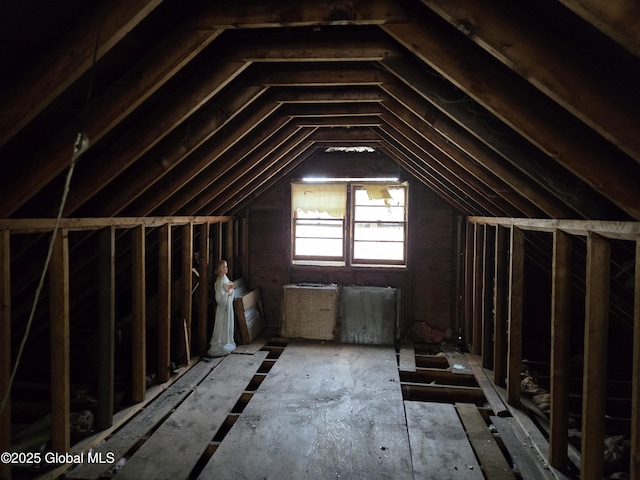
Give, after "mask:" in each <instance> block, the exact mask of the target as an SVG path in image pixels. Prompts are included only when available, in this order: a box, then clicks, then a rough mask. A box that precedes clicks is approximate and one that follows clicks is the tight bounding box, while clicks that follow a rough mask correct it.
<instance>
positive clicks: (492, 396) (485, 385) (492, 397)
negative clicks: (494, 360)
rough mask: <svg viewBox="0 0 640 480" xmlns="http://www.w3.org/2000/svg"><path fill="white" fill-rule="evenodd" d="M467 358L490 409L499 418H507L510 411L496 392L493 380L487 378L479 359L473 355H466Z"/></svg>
mask: <svg viewBox="0 0 640 480" xmlns="http://www.w3.org/2000/svg"><path fill="white" fill-rule="evenodd" d="M465 357H467V361H468V362H469V366H470V367H471V370H472V371H473V374H474V375H475V377H476V380H477V381H478V385H480V388H482V393H483V394H484V396H485V398H486V399H487V403H489V407H491V410H493V413H494V414H495V415H497V416H498V417H506V416H507V415H509V409H508V408H507V407H506V405H505V404H504V403H503V402H502V398H500V395H498V392H496V389H495V388H494V386H493V383H492V382H491V379H490V378H489V377H487V373H486V372H485V371H484V369H483V368H482V365H480V363H479V362H478V358H477V357H476V356H474V355H471V354H465Z"/></svg>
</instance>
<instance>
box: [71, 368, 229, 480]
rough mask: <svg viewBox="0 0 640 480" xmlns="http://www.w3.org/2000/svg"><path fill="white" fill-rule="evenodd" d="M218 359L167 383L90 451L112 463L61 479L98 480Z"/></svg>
mask: <svg viewBox="0 0 640 480" xmlns="http://www.w3.org/2000/svg"><path fill="white" fill-rule="evenodd" d="M221 360H222V359H221V358H216V359H213V360H212V361H211V362H199V363H196V364H195V365H194V366H193V367H191V368H190V369H189V371H187V372H186V373H185V374H184V375H182V376H181V377H180V378H179V379H178V380H176V381H175V382H174V383H173V384H171V385H170V386H169V387H168V388H167V389H166V390H165V391H164V392H163V393H162V394H161V395H160V396H159V397H158V398H156V399H155V400H154V401H153V402H151V403H150V404H149V405H147V406H146V407H145V408H143V409H142V410H141V411H140V412H139V413H138V415H136V416H135V417H134V418H132V419H131V420H129V422H127V424H126V425H124V426H123V427H122V428H121V429H119V430H118V431H117V432H116V433H114V434H113V435H112V436H111V437H109V438H108V439H107V440H106V441H104V442H102V443H101V444H100V445H98V446H97V447H95V448H94V453H95V454H98V455H102V457H103V458H109V457H110V456H111V455H113V462H104V463H102V462H93V463H90V462H85V463H83V464H80V465H77V466H76V467H74V469H73V470H71V471H70V472H67V473H66V475H65V478H74V479H78V480H80V479H82V480H89V479H98V478H101V476H102V475H103V474H104V472H106V471H107V470H109V469H111V468H112V467H113V466H114V465H115V464H116V462H118V461H119V460H120V459H121V458H122V457H123V456H124V455H125V454H126V453H127V452H128V451H129V450H130V449H131V447H133V446H134V444H135V443H136V442H138V441H139V440H140V439H141V438H142V437H144V436H145V435H147V434H148V432H150V431H152V430H153V429H154V428H155V427H156V425H157V424H158V423H159V422H160V421H161V420H162V419H163V418H164V417H166V416H167V414H169V412H171V410H173V409H174V408H176V406H177V405H179V404H180V403H181V402H182V401H183V400H184V399H185V398H186V397H187V396H188V395H190V394H191V393H192V391H193V389H194V388H196V387H197V385H198V384H199V383H200V382H202V380H203V379H204V378H206V377H207V375H209V374H210V373H211V370H213V369H214V368H215V367H216V366H217V365H218V363H220V361H221Z"/></svg>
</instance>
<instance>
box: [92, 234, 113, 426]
mask: <svg viewBox="0 0 640 480" xmlns="http://www.w3.org/2000/svg"><path fill="white" fill-rule="evenodd" d="M99 244H100V246H99V251H100V253H99V267H98V275H99V300H98V311H99V313H98V358H99V363H98V408H97V412H96V428H97V429H98V430H104V429H106V428H109V427H110V426H111V425H112V424H113V399H114V377H115V372H114V369H115V363H114V359H115V353H114V352H115V303H116V289H115V256H116V237H115V229H114V228H113V227H107V228H104V229H102V230H100V234H99Z"/></svg>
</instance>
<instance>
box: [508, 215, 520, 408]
mask: <svg viewBox="0 0 640 480" xmlns="http://www.w3.org/2000/svg"><path fill="white" fill-rule="evenodd" d="M523 293H524V231H522V230H520V229H519V228H517V227H512V228H511V261H510V267H509V318H508V324H509V333H508V346H507V402H508V403H509V404H511V405H518V404H519V403H520V373H521V370H522V314H523V307H524V302H523V300H524V298H523Z"/></svg>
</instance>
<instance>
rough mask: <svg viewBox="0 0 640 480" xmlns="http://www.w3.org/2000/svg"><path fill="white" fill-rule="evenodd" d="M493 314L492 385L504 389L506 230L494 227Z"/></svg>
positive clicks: (505, 370) (506, 300) (505, 351)
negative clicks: (495, 229)
mask: <svg viewBox="0 0 640 480" xmlns="http://www.w3.org/2000/svg"><path fill="white" fill-rule="evenodd" d="M496 228H497V231H496V261H495V274H494V275H495V276H494V289H493V293H494V299H493V305H494V312H493V315H494V317H493V327H494V328H493V383H495V384H496V385H499V386H501V387H504V386H505V385H506V377H507V316H508V309H507V304H508V292H509V262H508V258H509V247H508V237H507V234H508V230H507V229H506V228H505V227H503V226H501V225H497V226H496Z"/></svg>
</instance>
